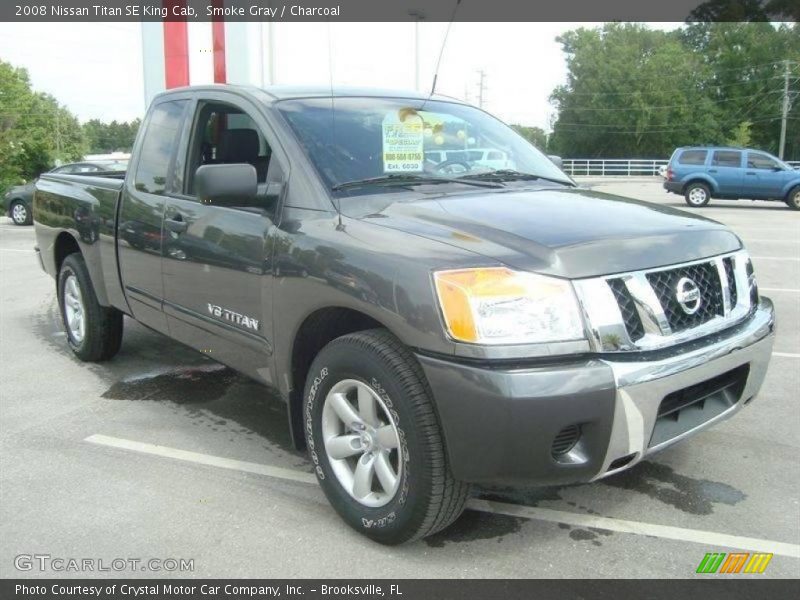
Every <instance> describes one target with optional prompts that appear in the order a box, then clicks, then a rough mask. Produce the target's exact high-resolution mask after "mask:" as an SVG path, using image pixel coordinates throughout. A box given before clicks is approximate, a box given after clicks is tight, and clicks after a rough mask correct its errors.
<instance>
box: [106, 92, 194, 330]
mask: <svg viewBox="0 0 800 600" xmlns="http://www.w3.org/2000/svg"><path fill="white" fill-rule="evenodd" d="M188 106H189V101H188V100H169V101H167V102H160V103H158V104H155V105H154V106H153V107H152V108H151V109H150V112H149V114H148V115H147V118H146V119H145V124H144V127H145V130H144V132H143V137H142V140H141V141H140V142H139V143H138V147H137V148H136V149H135V150H134V156H137V157H138V158H137V160H136V162H135V163H134V164H132V165H131V167H130V168H131V173H130V174H129V176H128V177H127V178H126V179H125V186H124V188H123V192H122V194H123V195H122V205H121V206H120V211H119V217H118V222H119V226H118V232H117V236H118V237H117V251H118V254H119V270H120V275H121V277H122V281H123V283H124V285H125V297H126V298H127V300H128V305H129V306H130V309H131V312H132V313H133V316H134V317H135V318H136V319H137V320H138V321H141V322H142V323H144V324H145V325H147V326H149V327H152V328H153V329H155V330H157V331H161V332H166V331H167V320H166V317H165V316H164V313H163V311H162V302H163V299H164V285H163V280H162V278H161V252H162V246H163V241H164V232H163V230H162V219H163V218H164V208H165V205H166V199H167V196H166V194H167V193H168V190H169V185H171V180H172V173H173V169H174V164H175V159H174V157H175V155H176V152H177V146H178V144H179V141H180V137H181V131H182V129H183V122H184V113H185V111H186V109H187V107H188Z"/></svg>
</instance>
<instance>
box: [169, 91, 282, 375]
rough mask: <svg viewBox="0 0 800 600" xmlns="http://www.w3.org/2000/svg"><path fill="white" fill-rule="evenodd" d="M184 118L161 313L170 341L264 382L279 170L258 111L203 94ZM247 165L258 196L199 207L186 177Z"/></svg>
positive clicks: (234, 98) (226, 98) (268, 349)
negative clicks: (242, 202)
mask: <svg viewBox="0 0 800 600" xmlns="http://www.w3.org/2000/svg"><path fill="white" fill-rule="evenodd" d="M192 113H193V114H192V117H191V119H188V120H187V126H186V131H185V139H186V144H185V147H184V150H183V153H182V154H181V156H183V157H185V163H184V165H183V170H182V175H181V177H180V182H179V183H180V185H176V193H175V194H172V195H171V196H170V197H169V198H168V200H167V205H166V209H165V220H164V253H163V254H164V260H163V278H164V293H165V298H164V300H165V301H164V311H165V313H166V314H167V320H168V323H169V330H170V335H171V336H172V337H174V338H176V339H178V340H180V341H182V342H184V343H186V344H189V345H190V346H192V347H194V348H196V349H198V350H201V351H202V352H204V353H206V354H208V355H209V356H210V357H212V358H214V359H216V360H218V361H220V362H223V363H225V364H228V365H230V366H233V367H235V368H236V369H238V370H241V371H243V372H245V373H247V374H249V375H251V376H253V377H255V378H258V379H260V380H262V381H264V382H267V383H270V382H271V381H272V375H271V373H272V371H271V368H270V366H271V360H269V357H270V355H271V353H272V280H273V277H272V265H271V260H272V242H273V234H274V231H275V225H274V223H273V220H274V218H275V214H276V212H277V208H278V201H279V197H280V193H281V191H282V182H283V180H284V173H285V172H286V171H285V169H284V167H283V164H285V162H284V163H283V164H282V160H281V158H279V157H278V154H277V153H276V152H274V147H275V145H274V143H273V139H274V138H272V135H271V133H270V132H269V131H268V129H267V125H266V122H265V121H264V118H263V116H262V115H261V114H260V113H259V112H258V110H257V109H256V107H254V106H250V105H249V104H247V103H245V101H244V100H242V99H240V98H239V97H238V96H235V95H232V94H226V93H225V92H209V93H208V95H207V96H204V97H201V98H199V99H198V100H197V102H196V103H195V104H194V106H193V110H192ZM226 163H228V164H240V163H247V164H250V165H252V166H253V167H254V168H255V169H256V173H257V175H258V181H259V195H258V197H257V199H256V200H255V201H253V202H252V203H250V205H247V206H238V205H237V206H235V207H228V206H213V205H210V204H203V203H201V202H199V201H198V198H197V197H196V195H195V188H194V173H195V172H196V170H197V168H198V167H200V166H202V165H206V164H226Z"/></svg>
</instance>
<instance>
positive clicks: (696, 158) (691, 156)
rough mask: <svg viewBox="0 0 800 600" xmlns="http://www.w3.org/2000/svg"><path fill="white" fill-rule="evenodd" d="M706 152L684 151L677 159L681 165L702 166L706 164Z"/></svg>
mask: <svg viewBox="0 0 800 600" xmlns="http://www.w3.org/2000/svg"><path fill="white" fill-rule="evenodd" d="M706 156H708V151H707V150H684V151H683V152H682V153H681V155H680V157H679V158H678V163H679V164H681V165H704V164H706Z"/></svg>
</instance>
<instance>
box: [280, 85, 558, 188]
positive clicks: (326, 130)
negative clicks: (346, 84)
mask: <svg viewBox="0 0 800 600" xmlns="http://www.w3.org/2000/svg"><path fill="white" fill-rule="evenodd" d="M277 107H278V109H279V110H280V112H281V113H282V114H283V115H284V116H285V117H286V119H287V121H288V122H289V124H290V126H291V127H292V129H293V130H294V133H295V135H296V136H297V138H298V140H299V142H300V144H301V145H302V146H303V147H304V148H305V150H306V152H307V153H308V155H309V158H310V159H311V161H312V162H313V163H314V166H315V167H316V169H317V171H318V172H319V174H320V176H321V177H322V179H323V180H324V182H325V184H326V185H327V186H328V187H329V188H330V189H332V190H335V192H336V193H337V194H341V195H348V194H356V193H364V190H365V188H367V189H368V192H369V193H375V192H378V191H380V190H381V189H385V188H386V187H387V186H386V185H385V184H386V183H389V184H391V185H389V186H388V187H392V185H397V186H401V185H409V184H413V183H414V182H415V181H418V182H420V183H430V182H431V180H432V178H441V179H443V180H446V181H447V182H453V181H454V180H458V179H460V178H464V182H466V181H467V180H469V179H471V178H480V177H484V178H492V177H493V175H492V174H493V173H496V174H497V177H498V179H501V180H502V181H512V180H514V179H515V178H517V179H521V180H524V179H531V178H532V177H530V176H536V177H537V178H542V179H549V180H556V181H559V182H564V183H565V184H570V185H571V181H570V179H569V177H567V176H566V175H565V174H564V173H563V172H562V171H561V170H559V169H558V167H556V166H555V165H554V164H553V163H552V161H550V159H548V158H547V157H546V156H545V155H544V154H542V153H541V152H539V150H537V149H536V148H534V147H533V146H532V145H531V144H530V143H528V142H527V141H526V140H525V139H524V138H522V137H521V136H519V135H518V134H517V133H516V132H515V131H514V130H513V129H511V128H510V127H508V126H507V125H505V124H503V123H502V122H500V121H498V120H497V119H495V118H494V117H491V116H490V115H488V114H487V113H485V112H483V111H481V110H478V109H476V108H473V107H471V106H466V105H462V104H456V103H451V102H440V101H427V102H426V101H424V100H409V99H405V98H335V99H334V103H333V108H334V109H335V111H334V112H332V107H331V99H330V98H309V99H299V100H285V101H282V102H279V103H278V104H277ZM382 180H383V181H382ZM358 182H363V184H362V185H361V186H359V185H353V184H354V183H358ZM379 183H383V184H384V185H380V186H379V185H378V184H379ZM345 184H347V185H345Z"/></svg>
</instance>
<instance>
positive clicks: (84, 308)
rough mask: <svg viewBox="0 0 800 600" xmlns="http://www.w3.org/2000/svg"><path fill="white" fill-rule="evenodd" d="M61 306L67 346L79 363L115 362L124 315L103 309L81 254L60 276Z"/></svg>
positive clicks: (66, 263) (63, 267) (73, 256)
mask: <svg viewBox="0 0 800 600" xmlns="http://www.w3.org/2000/svg"><path fill="white" fill-rule="evenodd" d="M58 305H59V308H60V309H61V318H62V319H63V321H64V329H65V330H66V334H67V343H68V344H69V347H70V349H71V350H72V352H73V353H74V354H75V356H77V357H78V358H79V359H81V360H83V361H87V362H100V361H104V360H108V359H110V358H112V357H113V356H114V355H115V354H116V353H117V352H118V351H119V348H120V345H121V344H122V313H121V312H120V311H118V310H117V309H115V308H111V307H106V306H101V305H100V303H99V302H98V301H97V296H96V295H95V292H94V287H93V286H92V280H91V279H90V278H89V271H88V269H87V268H86V263H85V261H84V260H83V257H82V256H81V255H80V254H77V253H76V254H70V255H69V256H67V258H65V259H64V262H63V264H62V265H61V270H60V271H59V272H58Z"/></svg>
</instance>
